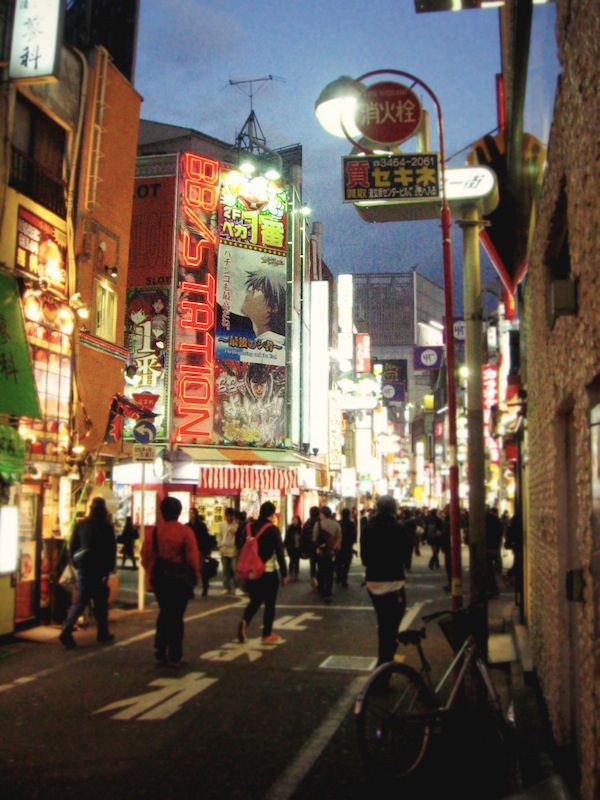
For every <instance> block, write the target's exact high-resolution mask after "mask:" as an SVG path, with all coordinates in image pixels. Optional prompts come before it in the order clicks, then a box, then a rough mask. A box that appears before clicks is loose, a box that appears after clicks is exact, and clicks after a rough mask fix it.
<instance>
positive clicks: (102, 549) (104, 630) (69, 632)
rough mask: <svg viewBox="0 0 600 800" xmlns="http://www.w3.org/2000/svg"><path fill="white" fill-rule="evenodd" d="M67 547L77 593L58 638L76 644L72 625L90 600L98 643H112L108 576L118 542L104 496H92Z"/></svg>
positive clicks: (71, 647)
mask: <svg viewBox="0 0 600 800" xmlns="http://www.w3.org/2000/svg"><path fill="white" fill-rule="evenodd" d="M69 549H70V552H71V559H72V560H73V563H74V565H75V567H76V569H77V594H76V596H75V602H74V603H73V604H72V605H71V607H70V608H69V610H68V612H67V618H66V620H65V624H64V626H63V629H62V631H61V633H60V636H59V637H58V638H59V639H60V641H61V642H62V644H64V646H65V647H66V648H67V650H72V649H73V648H74V647H75V646H76V645H75V639H74V638H73V628H74V627H75V624H76V622H77V620H78V618H79V615H80V614H81V613H82V611H83V610H84V608H85V607H86V606H87V604H88V603H89V602H90V600H92V601H93V603H94V616H95V618H96V628H97V632H96V639H97V640H98V642H112V641H113V640H114V638H115V637H114V636H113V634H112V633H109V630H108V594H109V588H108V576H109V574H110V573H111V572H114V570H115V566H116V560H117V542H116V539H115V529H114V526H113V524H112V522H111V521H110V516H109V513H108V509H107V508H106V501H105V500H104V498H103V497H95V498H94V499H93V500H92V503H91V505H90V511H89V515H88V516H87V517H86V518H85V519H84V520H82V521H81V522H78V523H77V524H76V525H75V529H74V531H73V533H72V535H71V540H70V543H69Z"/></svg>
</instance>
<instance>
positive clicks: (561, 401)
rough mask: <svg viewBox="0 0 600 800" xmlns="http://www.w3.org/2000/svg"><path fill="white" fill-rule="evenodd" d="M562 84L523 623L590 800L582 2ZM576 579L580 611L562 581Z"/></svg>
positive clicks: (588, 134)
mask: <svg viewBox="0 0 600 800" xmlns="http://www.w3.org/2000/svg"><path fill="white" fill-rule="evenodd" d="M557 41H558V46H559V54H560V60H561V65H562V70H563V73H562V78H561V81H560V85H559V90H558V94H557V101H556V106H555V111H554V121H553V127H552V131H551V137H550V145H549V153H548V167H547V172H546V175H545V178H544V184H543V187H542V194H541V199H540V206H539V212H538V220H537V225H536V230H535V234H534V239H533V246H532V257H531V262H530V267H529V272H528V277H527V284H526V291H525V329H526V347H527V354H528V385H527V390H528V411H527V417H528V448H527V452H526V456H527V458H528V464H527V466H526V470H527V474H528V487H527V489H528V494H529V497H530V500H529V510H528V528H529V529H528V530H527V532H526V535H527V558H528V565H527V568H528V572H529V576H530V584H529V587H528V590H529V601H528V609H527V612H528V623H529V626H530V634H531V640H532V644H533V650H534V659H535V665H536V669H537V672H538V675H539V678H540V681H541V686H542V690H543V694H544V697H545V700H546V703H547V706H548V711H549V714H550V718H551V721H552V727H553V731H554V734H555V737H556V740H557V742H558V744H560V745H563V746H565V748H566V751H567V753H568V754H570V755H571V756H572V758H573V762H574V763H577V764H578V766H579V770H580V775H581V796H582V797H583V798H585V799H586V800H592V798H593V797H595V796H596V792H597V789H598V785H599V784H598V774H599V763H600V759H599V753H598V739H599V731H598V719H599V712H600V680H599V675H600V669H599V668H600V658H599V655H600V650H599V647H600V639H599V635H598V626H599V620H598V612H599V608H598V589H597V584H598V580H599V578H600V573H599V567H600V561H599V558H598V556H599V549H600V531H599V530H598V526H597V518H596V522H595V521H594V520H595V518H594V513H593V511H594V508H593V496H592V481H593V478H594V477H595V478H596V481H597V476H594V475H593V474H592V467H593V465H596V469H597V460H593V457H592V456H593V453H592V446H591V439H592V436H593V435H594V433H593V431H594V429H593V428H592V427H591V426H590V411H591V409H592V407H593V406H594V405H596V404H597V403H598V402H599V400H600V392H599V390H598V387H599V386H600V383H599V380H600V270H599V264H598V253H599V252H600V237H599V233H598V231H599V230H600V212H599V205H598V188H599V182H598V177H599V163H600V160H599V156H600V153H599V146H598V122H599V119H600V116H599V111H600V106H599V103H598V94H597V78H598V55H599V53H598V50H599V42H600V18H599V16H598V14H597V8H596V7H595V4H594V3H593V2H588V1H587V0H575V1H572V2H567V0H558V2H557ZM565 231H568V250H569V256H570V277H571V278H572V279H574V280H575V281H576V282H577V291H578V309H577V312H576V313H575V314H570V315H564V316H559V317H558V318H556V320H555V321H554V322H553V321H552V319H551V318H549V316H548V313H547V303H546V297H547V294H548V291H549V289H550V282H551V279H552V278H556V277H568V272H569V261H568V260H567V259H566V258H565V250H564V247H563V248H562V249H561V242H562V244H563V245H564V240H563V239H562V234H564V233H565ZM570 570H581V571H582V573H580V574H582V575H583V581H584V587H585V588H584V592H583V600H582V602H575V601H569V600H567V595H566V588H565V586H566V578H567V573H568V572H569V571H570Z"/></svg>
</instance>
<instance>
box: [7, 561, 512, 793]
mask: <svg viewBox="0 0 600 800" xmlns="http://www.w3.org/2000/svg"><path fill="white" fill-rule="evenodd" d="M303 567H304V569H303V571H302V573H301V576H300V578H301V579H300V581H299V582H297V583H292V584H290V585H288V586H287V587H284V588H281V589H280V592H279V596H278V605H277V617H276V623H275V628H274V630H275V632H276V633H278V634H279V635H280V636H281V637H283V641H282V642H281V643H278V644H274V645H262V644H261V642H260V622H261V612H259V616H257V617H256V618H255V620H254V621H253V623H252V626H251V628H250V631H249V635H250V639H249V641H248V642H246V643H245V644H243V645H242V644H239V643H238V642H237V640H236V629H237V623H238V621H239V619H240V617H241V613H242V609H243V606H244V604H245V602H246V600H245V599H244V598H229V597H222V596H221V595H220V588H221V587H220V581H219V576H217V578H216V579H215V580H214V581H213V583H212V587H213V588H211V591H210V593H209V596H208V597H207V598H200V597H198V598H196V599H195V600H193V601H192V602H191V603H190V604H189V606H188V611H187V615H186V623H185V624H186V628H185V643H184V657H185V659H186V662H185V663H184V664H183V665H182V666H181V667H179V668H164V667H163V668H159V667H157V666H156V665H155V663H154V660H153V648H152V637H153V633H154V622H155V616H156V606H155V605H153V604H151V605H149V606H148V607H147V608H146V609H145V610H144V611H142V612H138V611H137V610H135V609H129V610H128V609H125V608H123V607H120V608H116V609H114V610H113V611H112V612H111V617H112V619H113V622H112V625H111V627H112V630H113V632H114V633H115V634H116V642H115V643H114V644H112V645H105V646H99V645H97V644H96V641H95V628H94V626H93V624H92V625H91V626H90V627H89V628H88V629H86V630H82V631H79V632H76V634H75V637H76V640H77V642H78V647H77V649H76V650H73V651H67V650H65V649H64V648H63V647H62V646H61V645H60V643H59V642H58V640H57V638H56V637H57V635H58V633H59V628H58V627H46V628H40V629H35V630H34V631H31V632H30V633H29V634H27V635H26V636H25V638H18V639H14V640H12V641H10V642H7V643H4V644H1V645H0V719H1V720H2V724H1V725H0V796H2V797H3V798H4V800H37V798H39V799H40V800H42V798H44V800H53V799H54V798H60V799H61V800H67V799H68V798H74V799H75V798H76V799H77V800H80V798H86V799H89V800H96V798H97V799H98V800H100V799H102V800H106V799H107V798H110V797H111V795H113V796H115V797H118V798H121V797H123V798H127V799H128V800H136V799H137V798H149V800H154V798H157V799H158V798H161V800H162V799H164V798H181V800H196V799H197V798H202V800H212V798H227V800H237V798H244V800H253V799H254V798H269V799H271V800H286V799H287V798H294V800H309V799H310V800H315V798H324V799H326V798H338V797H344V798H345V799H346V800H353V799H354V798H366V797H374V796H377V795H378V794H379V792H380V790H381V788H382V787H379V789H375V788H374V787H373V786H371V785H367V784H366V782H365V778H364V775H363V770H362V765H361V763H360V758H359V754H358V751H357V747H356V734H355V723H354V718H353V714H352V708H353V703H354V700H355V698H356V696H357V694H358V691H359V689H360V687H361V685H362V683H363V682H364V680H365V679H366V677H367V676H368V674H369V671H370V670H371V669H372V666H373V664H374V660H375V658H374V654H375V653H376V630H375V616H374V612H373V610H372V608H371V606H370V602H369V599H368V596H367V594H366V591H365V589H364V588H362V587H361V586H360V583H361V580H362V570H361V568H360V566H359V564H358V563H355V565H354V567H353V568H352V571H351V575H350V586H349V587H348V588H347V589H343V588H337V587H336V590H335V594H334V600H333V603H332V604H331V605H324V604H323V603H322V602H321V601H320V599H319V597H318V595H316V594H315V593H314V591H313V590H312V589H311V587H310V583H309V580H308V573H307V570H306V565H303ZM120 574H121V589H122V591H121V600H122V601H123V600H124V601H125V603H124V605H128V604H129V601H134V600H135V595H136V588H135V581H136V577H137V576H136V573H134V572H133V571H121V573H120ZM445 582H446V581H445V574H444V571H443V569H442V570H440V571H435V572H432V571H430V570H429V569H428V568H427V559H426V557H425V556H421V557H420V558H417V559H416V561H415V563H414V565H413V572H412V574H411V575H410V576H409V588H408V593H409V595H408V596H409V609H408V613H407V618H408V620H412V619H413V618H414V619H415V620H416V619H417V618H418V613H419V612H420V610H421V609H422V608H424V607H426V608H427V610H428V611H429V610H431V609H432V608H434V607H436V608H437V607H439V608H442V607H447V606H448V605H449V600H448V596H447V595H446V594H445V592H444V591H443V589H442V586H443V584H444V583H445ZM148 599H149V600H150V599H151V596H148ZM121 605H123V603H121ZM428 653H429V654H430V655H432V656H433V661H434V669H438V668H439V669H441V668H442V666H443V662H444V661H445V660H446V659H447V658H448V656H449V651H447V650H446V649H445V647H444V644H443V643H442V644H441V643H440V642H439V641H438V640H433V641H432V642H431V649H430V650H429V649H428ZM454 744H455V745H459V746H457V747H454V746H453V747H451V748H448V747H447V745H446V744H444V745H443V748H442V750H441V751H440V749H439V747H438V745H435V746H434V747H432V755H431V759H430V760H429V761H427V763H426V764H424V766H423V769H422V770H421V771H420V773H419V774H418V775H417V776H415V777H414V779H413V780H412V783H411V784H406V785H405V786H404V787H403V791H402V797H403V798H410V797H420V798H423V797H430V796H435V795H437V794H438V793H439V792H443V793H444V794H446V793H448V792H449V790H450V788H451V785H452V782H454V785H455V786H456V788H457V789H458V790H459V791H460V794H461V797H468V796H473V797H476V796H477V797H484V798H487V797H490V798H491V797H493V796H495V795H494V794H493V793H490V791H489V790H488V789H486V790H485V792H484V793H483V794H482V793H481V791H480V789H481V784H480V781H481V780H485V774H483V775H480V771H475V773H474V772H473V768H472V764H473V760H474V757H475V754H474V753H473V751H472V750H471V747H472V745H471V743H470V739H468V740H467V739H465V740H464V742H455V743H454ZM480 763H481V762H480ZM484 772H485V771H484ZM383 788H384V789H386V793H387V788H391V787H387V788H386V787H383ZM471 789H473V793H472V795H471V794H470V792H471ZM424 792H425V794H424ZM498 796H500V795H499V794H498Z"/></svg>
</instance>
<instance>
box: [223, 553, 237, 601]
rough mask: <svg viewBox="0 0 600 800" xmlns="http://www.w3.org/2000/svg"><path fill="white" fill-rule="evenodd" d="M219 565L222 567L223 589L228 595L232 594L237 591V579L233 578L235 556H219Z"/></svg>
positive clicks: (235, 563) (235, 567)
mask: <svg viewBox="0 0 600 800" xmlns="http://www.w3.org/2000/svg"><path fill="white" fill-rule="evenodd" d="M221 565H222V567H223V589H225V591H227V592H229V594H233V593H234V592H235V590H236V589H237V579H236V577H235V573H236V570H237V556H221Z"/></svg>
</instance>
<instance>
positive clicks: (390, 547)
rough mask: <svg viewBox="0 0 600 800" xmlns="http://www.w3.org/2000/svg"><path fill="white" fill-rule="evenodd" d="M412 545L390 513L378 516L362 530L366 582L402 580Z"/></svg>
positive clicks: (404, 531)
mask: <svg viewBox="0 0 600 800" xmlns="http://www.w3.org/2000/svg"><path fill="white" fill-rule="evenodd" d="M410 550H411V543H410V540H409V538H408V534H407V532H406V529H405V527H404V525H403V524H402V523H401V522H399V521H398V520H397V519H396V517H394V516H392V515H391V514H377V515H376V516H375V517H373V519H371V520H370V521H369V522H367V524H366V525H365V526H364V527H363V529H362V531H361V536H360V556H361V559H362V563H363V564H364V566H365V567H366V570H367V574H366V580H367V581H373V582H380V581H403V580H404V579H405V574H404V566H405V564H406V563H407V560H408V556H409V553H410Z"/></svg>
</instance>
